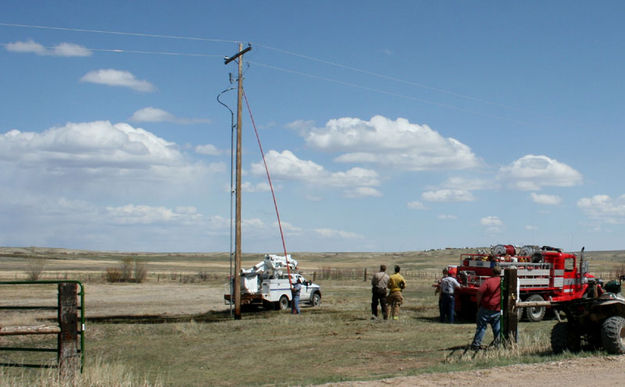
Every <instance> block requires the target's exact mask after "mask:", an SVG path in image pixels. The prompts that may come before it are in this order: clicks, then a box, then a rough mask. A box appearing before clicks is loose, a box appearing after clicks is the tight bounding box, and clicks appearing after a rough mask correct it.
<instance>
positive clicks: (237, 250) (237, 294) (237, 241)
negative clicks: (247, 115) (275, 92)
mask: <svg viewBox="0 0 625 387" xmlns="http://www.w3.org/2000/svg"><path fill="white" fill-rule="evenodd" d="M251 49H252V46H251V45H248V46H247V48H246V49H245V50H244V49H243V44H242V43H239V52H238V53H236V54H235V55H233V56H232V57H230V58H228V57H227V58H225V60H224V64H228V63H230V62H232V61H233V60H235V59H237V58H239V61H238V63H239V75H238V76H237V84H238V92H237V136H236V137H237V139H236V141H237V146H236V162H235V165H236V174H235V176H236V179H235V180H236V183H235V197H236V202H235V233H234V235H235V237H234V285H233V287H234V289H233V291H234V319H235V320H240V319H241V143H242V141H241V138H242V135H241V126H242V125H241V121H242V114H243V105H242V103H241V102H242V100H243V54H245V53H246V52H248V51H250V50H251Z"/></svg>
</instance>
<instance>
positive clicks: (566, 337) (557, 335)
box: [551, 322, 581, 353]
mask: <svg viewBox="0 0 625 387" xmlns="http://www.w3.org/2000/svg"><path fill="white" fill-rule="evenodd" d="M551 349H552V350H553V352H554V353H562V352H564V351H566V350H568V351H570V352H579V351H580V349H581V337H580V335H579V333H578V332H576V331H575V330H572V329H570V327H569V324H567V323H565V322H559V323H557V324H556V325H554V326H553V328H552V329H551Z"/></svg>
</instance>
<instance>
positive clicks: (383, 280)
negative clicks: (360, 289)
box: [371, 265, 389, 320]
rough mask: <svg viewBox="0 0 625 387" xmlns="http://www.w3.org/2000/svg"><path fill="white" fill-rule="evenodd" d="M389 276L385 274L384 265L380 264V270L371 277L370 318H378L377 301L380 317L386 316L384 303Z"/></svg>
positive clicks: (386, 310)
mask: <svg viewBox="0 0 625 387" xmlns="http://www.w3.org/2000/svg"><path fill="white" fill-rule="evenodd" d="M388 279H389V276H388V274H386V265H380V271H379V272H377V273H375V274H374V275H373V277H372V278H371V319H376V318H378V303H379V304H380V308H381V309H382V317H384V319H385V320H386V319H387V318H388V307H387V304H386V286H387V285H388Z"/></svg>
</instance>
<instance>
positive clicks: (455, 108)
mask: <svg viewBox="0 0 625 387" xmlns="http://www.w3.org/2000/svg"><path fill="white" fill-rule="evenodd" d="M247 63H250V64H252V65H257V66H261V67H266V68H269V69H272V70H276V71H281V72H285V73H291V74H295V75H300V76H303V77H308V78H312V79H319V80H323V81H326V82H332V83H336V84H339V85H343V86H347V87H352V88H356V89H361V90H367V91H371V92H374V93H379V94H386V95H390V96H393V97H399V98H404V99H410V100H413V101H417V102H420V103H423V104H428V105H433V106H438V107H441V108H446V109H452V110H456V111H459V112H463V113H468V114H473V115H477V116H481V117H485V118H495V119H498V120H505V121H509V122H514V123H516V124H521V125H527V124H529V123H528V122H524V121H520V120H513V119H510V118H507V117H502V116H497V115H492V114H485V113H480V112H477V111H474V110H468V109H464V108H461V107H459V106H456V105H451V104H445V103H441V102H435V101H430V100H426V99H423V98H418V97H414V96H410V95H406V94H401V93H397V92H394V91H388V90H382V89H376V88H373V87H368V86H362V85H359V84H356V83H351V82H345V81H343V80H340V79H335V78H328V77H324V76H321V75H315V74H310V73H305V72H301V71H297V70H291V69H287V68H283V67H278V66H274V65H270V64H266V63H261V62H256V61H248V62H247Z"/></svg>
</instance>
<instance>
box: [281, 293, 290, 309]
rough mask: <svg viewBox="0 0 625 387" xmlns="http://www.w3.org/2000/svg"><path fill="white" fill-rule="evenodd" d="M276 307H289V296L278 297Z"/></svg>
mask: <svg viewBox="0 0 625 387" xmlns="http://www.w3.org/2000/svg"><path fill="white" fill-rule="evenodd" d="M278 309H280V310H288V309H289V298H288V297H287V296H282V297H280V301H278Z"/></svg>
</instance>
